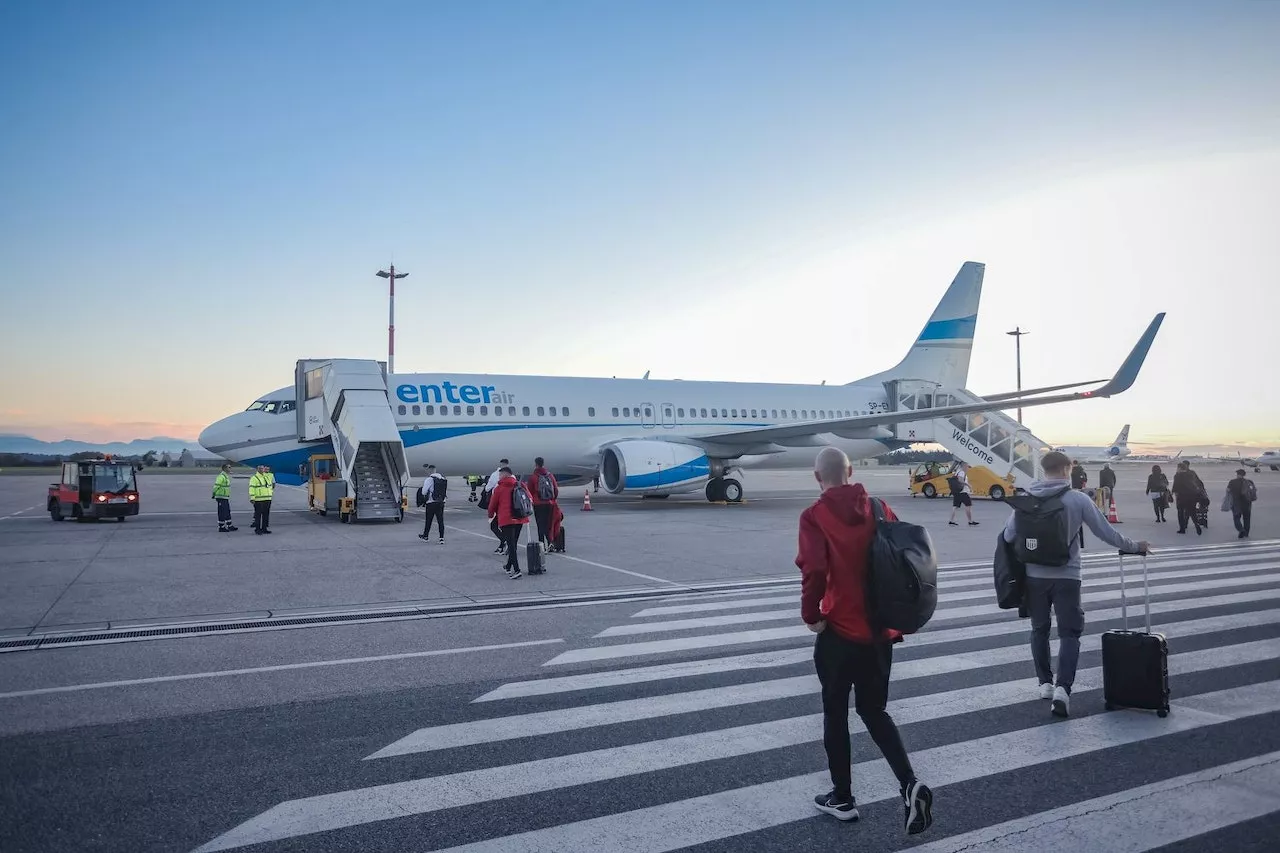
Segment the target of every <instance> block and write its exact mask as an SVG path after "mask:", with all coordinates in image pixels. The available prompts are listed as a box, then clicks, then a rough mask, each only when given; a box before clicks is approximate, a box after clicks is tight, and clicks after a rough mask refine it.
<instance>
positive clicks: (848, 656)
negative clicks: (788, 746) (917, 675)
mask: <svg viewBox="0 0 1280 853" xmlns="http://www.w3.org/2000/svg"><path fill="white" fill-rule="evenodd" d="M814 469H815V470H814V478H815V479H816V480H817V481H818V483H819V485H820V486H821V487H822V494H821V496H820V497H819V498H818V500H817V501H816V502H815V503H814V504H813V505H812V506H810V507H809V508H807V509H806V510H805V511H804V512H803V513H801V515H800V536H799V540H800V545H799V555H798V556H797V557H796V565H797V566H798V567H799V568H800V584H801V587H800V588H801V592H800V617H801V619H803V620H804V623H805V624H806V625H808V626H809V630H810V631H813V632H814V633H815V634H817V635H818V637H817V640H816V641H815V642H814V647H813V661H814V666H815V667H816V669H817V672H818V681H819V683H821V685H822V715H823V745H824V746H825V747H826V751H827V764H828V766H829V769H830V772H831V782H832V784H833V785H834V786H835V787H834V788H832V790H831V791H830V792H829V793H826V794H822V795H820V796H818V797H816V798H814V804H815V805H816V806H817V807H818V809H819V810H820V811H823V812H826V813H827V814H829V815H832V816H834V817H836V818H838V819H839V820H857V819H858V806H857V803H856V802H855V800H854V797H853V779H852V775H853V774H852V768H851V767H850V761H851V757H850V751H849V691H850V689H852V691H853V695H854V708H855V709H856V710H857V712H858V716H859V717H861V718H862V722H863V724H864V725H865V726H866V728H867V731H868V732H869V733H870V734H871V738H872V740H874V741H875V743H876V746H878V747H879V748H880V752H881V754H883V755H884V757H885V760H886V761H888V762H889V766H890V767H891V768H892V769H893V773H894V775H895V776H896V777H897V778H898V783H899V785H900V786H901V787H900V789H899V793H900V795H901V797H902V804H903V810H904V813H905V817H904V823H905V826H906V830H907V832H908V833H910V834H912V835H916V834H918V833H921V832H923V831H925V830H926V829H928V828H929V825H930V824H931V823H932V822H933V813H932V811H933V793H932V792H931V791H930V790H929V788H928V787H927V786H925V785H923V784H921V783H920V782H919V781H918V780H917V779H916V774H915V771H914V770H913V769H912V767H911V759H910V758H908V756H907V750H906V748H905V747H904V746H903V745H902V737H901V735H900V734H899V733H898V727H897V726H896V725H895V724H894V722H893V718H892V717H890V716H889V714H888V712H887V711H886V710H885V706H886V705H887V704H888V701H889V671H890V669H891V667H892V665H893V644H894V643H899V642H902V634H901V633H899V632H897V631H892V630H886V631H883V632H882V633H881V634H880V636H873V635H872V629H871V627H870V625H869V623H868V618H867V608H866V600H865V598H864V595H863V590H864V589H865V585H866V580H867V553H868V548H869V546H870V543H871V537H872V536H873V535H874V534H875V525H876V522H875V515H874V514H873V512H872V507H871V501H870V499H869V497H868V495H867V490H866V489H865V488H863V486H862V485H861V484H860V483H850V480H851V479H852V477H853V465H852V464H850V462H849V457H848V456H846V455H845V454H844V451H842V450H840V449H839V448H838V447H825V448H823V449H822V451H821V452H819V453H818V458H817V460H816V461H815V463H814ZM884 516H885V519H886V520H889V521H892V520H895V516H894V514H893V512H892V511H891V510H890V509H889V507H888V506H885V507H884Z"/></svg>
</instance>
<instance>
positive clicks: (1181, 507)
mask: <svg viewBox="0 0 1280 853" xmlns="http://www.w3.org/2000/svg"><path fill="white" fill-rule="evenodd" d="M1195 516H1196V502H1195V501H1194V500H1190V501H1178V529H1179V530H1186V529H1187V523H1188V522H1194V521H1195ZM1196 529H1197V530H1198V529H1200V525H1199V524H1197V525H1196Z"/></svg>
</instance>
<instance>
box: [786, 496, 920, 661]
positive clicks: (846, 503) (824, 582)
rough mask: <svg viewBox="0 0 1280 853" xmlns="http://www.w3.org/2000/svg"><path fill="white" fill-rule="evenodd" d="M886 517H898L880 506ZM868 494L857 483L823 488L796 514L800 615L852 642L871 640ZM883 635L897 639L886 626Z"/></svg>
mask: <svg viewBox="0 0 1280 853" xmlns="http://www.w3.org/2000/svg"><path fill="white" fill-rule="evenodd" d="M884 517H885V520H886V521H896V520H897V516H895V515H894V514H893V510H891V509H889V505H888V504H885V505H884ZM875 523H876V522H875V516H874V515H873V514H872V512H871V499H870V497H869V496H868V495H867V490H866V489H864V488H863V487H862V485H861V484H860V483H853V484H850V485H845V486H837V487H836V488H834V489H827V490H826V491H825V492H823V493H822V496H821V497H819V498H818V500H817V501H816V502H814V504H813V505H812V506H810V507H809V508H808V509H806V510H805V511H804V512H802V513H801V514H800V553H799V555H798V556H797V557H796V565H797V566H798V567H799V568H800V618H801V619H803V620H804V621H805V622H806V623H807V624H809V625H812V624H813V623H815V622H818V621H820V620H822V619H825V620H827V630H828V631H830V630H834V631H835V632H836V633H837V634H839V635H840V636H841V637H844V638H845V639H848V640H853V641H855V642H861V643H870V642H872V637H871V626H870V625H869V624H868V623H867V605H866V583H867V552H868V550H869V548H870V546H871V537H872V535H873V534H874V533H875ZM883 639H885V640H889V641H890V642H895V643H896V642H900V641H901V640H902V634H901V633H899V632H897V631H893V630H886V631H884V632H883Z"/></svg>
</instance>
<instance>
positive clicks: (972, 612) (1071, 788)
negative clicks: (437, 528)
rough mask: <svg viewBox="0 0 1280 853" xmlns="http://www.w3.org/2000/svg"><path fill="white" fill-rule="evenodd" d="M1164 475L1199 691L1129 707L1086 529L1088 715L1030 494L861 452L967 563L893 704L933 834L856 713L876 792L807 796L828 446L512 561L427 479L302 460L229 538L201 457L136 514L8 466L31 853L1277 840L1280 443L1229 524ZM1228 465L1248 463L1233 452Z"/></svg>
mask: <svg viewBox="0 0 1280 853" xmlns="http://www.w3.org/2000/svg"><path fill="white" fill-rule="evenodd" d="M1147 470H1148V469H1147V467H1146V466H1142V465H1136V466H1135V465H1124V466H1118V467H1117V472H1118V476H1119V478H1120V488H1119V490H1118V495H1117V500H1118V504H1119V511H1120V514H1121V516H1120V517H1121V520H1122V522H1123V525H1122V529H1123V530H1124V531H1125V533H1126V534H1128V535H1129V536H1131V537H1133V538H1136V539H1148V540H1150V541H1151V542H1152V543H1153V546H1154V548H1155V549H1156V551H1155V553H1154V554H1153V555H1152V557H1151V558H1150V560H1149V561H1148V562H1149V566H1150V572H1151V609H1152V619H1153V622H1154V625H1155V628H1156V630H1157V631H1161V632H1164V633H1165V634H1166V635H1167V637H1168V641H1169V670H1170V684H1171V687H1172V698H1171V706H1172V711H1171V712H1170V714H1169V715H1168V717H1166V718H1158V717H1157V716H1156V715H1155V714H1154V713H1150V712H1143V711H1136V710H1109V709H1107V708H1106V707H1105V706H1104V701H1103V695H1102V693H1103V691H1102V673H1101V665H1102V663H1101V652H1100V642H1101V635H1102V634H1103V632H1105V631H1107V630H1110V629H1114V628H1120V627H1122V626H1125V625H1127V626H1128V627H1139V626H1140V625H1141V624H1142V622H1141V620H1142V618H1143V617H1142V610H1141V605H1140V603H1139V599H1138V598H1137V596H1139V595H1140V593H1139V591H1138V589H1137V588H1136V586H1135V582H1136V581H1137V580H1138V577H1139V574H1138V570H1139V567H1140V565H1141V564H1140V563H1139V562H1137V561H1135V562H1132V563H1131V562H1129V561H1126V571H1127V573H1128V578H1129V584H1128V586H1127V589H1128V592H1127V596H1128V598H1127V599H1126V598H1125V597H1124V595H1122V588H1121V585H1120V583H1119V578H1118V577H1117V571H1116V570H1117V568H1118V566H1117V563H1118V561H1117V558H1116V556H1115V554H1114V552H1112V551H1111V550H1110V549H1109V548H1104V547H1100V546H1098V545H1097V544H1096V543H1092V544H1089V541H1087V546H1088V547H1087V549H1086V555H1085V568H1084V573H1085V589H1084V596H1083V600H1084V606H1085V610H1086V628H1085V636H1084V637H1083V639H1082V650H1081V658H1080V670H1079V672H1078V673H1077V678H1076V682H1075V689H1074V691H1073V693H1072V707H1071V718H1070V719H1068V720H1061V719H1058V718H1056V717H1053V716H1051V715H1050V714H1049V713H1048V707H1047V703H1045V702H1044V701H1043V700H1040V699H1039V698H1038V690H1037V688H1036V685H1035V679H1034V676H1033V673H1032V670H1031V665H1030V662H1029V660H1028V658H1029V655H1028V650H1027V647H1026V637H1027V622H1026V620H1023V619H1019V618H1018V617H1017V614H1016V612H1013V611H1007V610H999V609H997V608H996V607H995V604H994V601H993V599H994V595H993V593H992V588H991V570H990V556H991V552H992V549H993V547H994V540H995V536H996V535H997V530H998V528H999V527H1000V526H1001V524H1002V523H1003V521H1004V519H1005V518H1006V517H1007V515H1008V509H1007V507H1004V506H1001V505H999V504H996V503H992V502H990V501H986V500H978V501H975V505H974V508H973V509H974V517H975V518H976V519H978V520H979V521H980V522H981V524H980V525H979V526H977V527H969V526H967V525H964V524H962V526H958V527H950V526H948V525H947V517H948V516H949V515H950V512H951V507H950V501H947V500H933V501H929V500H926V499H924V498H916V499H911V498H909V497H907V496H906V495H905V494H904V493H905V491H906V477H907V469H906V468H887V469H877V468H860V469H858V471H857V476H858V478H859V479H861V480H862V481H864V482H866V483H867V484H868V486H869V488H870V489H871V491H872V492H873V493H874V494H877V495H879V496H881V497H884V498H885V499H886V500H888V501H889V502H890V503H891V505H893V506H894V507H895V509H896V510H898V511H899V513H900V514H901V515H902V516H903V517H905V518H907V519H910V520H913V521H917V522H920V523H923V524H925V525H926V526H928V527H929V529H930V531H931V532H932V534H933V535H934V537H935V540H936V542H937V545H938V548H939V551H940V553H941V555H942V559H943V563H944V565H943V568H942V571H941V573H940V578H939V589H940V598H939V606H938V610H937V612H936V613H935V615H934V617H933V619H932V620H931V621H930V623H929V624H928V625H927V626H926V627H925V629H924V630H923V631H921V632H920V633H918V634H915V635H912V636H910V637H908V638H907V641H906V642H905V643H904V644H902V645H901V646H898V647H896V648H895V650H894V662H893V676H892V683H891V699H890V705H889V710H890V712H891V713H892V715H893V716H894V718H895V720H896V721H897V723H898V725H899V727H900V728H901V730H902V736H903V739H904V741H905V743H906V745H907V748H908V750H909V751H910V754H911V759H912V762H913V764H914V766H915V768H916V770H917V772H918V773H919V774H920V777H921V778H922V779H923V780H925V781H926V782H928V784H930V785H931V786H933V788H934V791H935V798H936V799H935V818H936V822H935V825H934V827H933V828H932V829H931V830H930V832H929V833H928V834H927V835H926V836H923V837H921V838H920V839H918V840H914V839H908V837H907V836H906V834H905V833H904V831H903V825H902V807H901V804H900V803H899V802H897V801H896V796H895V795H896V792H897V790H898V786H897V783H896V781H895V780H894V779H893V778H892V777H891V776H890V775H889V773H888V769H887V766H886V764H885V762H884V761H883V759H882V758H881V757H880V755H879V753H878V751H877V750H876V747H875V746H874V744H872V743H871V741H870V739H869V736H868V735H867V734H866V732H865V731H864V730H863V729H862V728H861V727H860V725H859V724H858V722H857V718H856V716H854V715H851V730H852V746H853V761H854V792H855V794H856V796H857V798H858V806H859V809H860V810H861V813H862V819H861V820H860V821H859V822H857V823H853V824H843V823H839V822H837V821H834V820H832V819H830V818H829V817H826V816H824V815H820V814H818V813H817V812H816V811H815V810H814V808H813V805H812V799H813V796H814V795H816V794H820V793H825V792H826V791H827V790H828V789H829V787H830V783H829V780H828V776H827V772H826V762H825V757H824V753H823V749H822V737H823V726H822V720H821V713H820V712H821V702H820V699H819V690H818V684H817V679H816V677H815V675H814V668H813V661H812V658H813V645H814V637H813V635H812V634H811V633H810V632H809V631H808V630H807V628H806V627H805V626H803V625H801V624H800V620H799V613H798V603H797V599H798V594H799V584H798V572H797V571H796V569H795V567H794V564H793V560H794V549H795V533H796V531H795V527H796V518H797V516H798V514H799V512H800V511H801V509H802V508H803V507H804V506H805V505H806V504H807V503H808V502H809V501H811V500H812V499H813V498H814V496H815V494H816V487H815V486H814V485H813V484H812V479H811V477H810V476H809V475H808V473H807V472H789V473H760V474H749V475H748V477H747V479H746V486H747V488H748V490H749V491H748V503H746V504H743V505H739V506H717V505H711V504H707V503H706V502H705V501H703V500H702V499H701V497H700V496H690V497H688V498H672V499H670V500H666V501H637V500H634V499H618V498H612V497H608V496H605V495H603V494H599V495H597V494H593V495H592V504H593V505H594V507H595V511H594V512H591V513H585V512H582V511H581V510H580V509H578V506H579V504H578V499H580V498H581V492H572V491H571V492H569V493H568V494H566V495H565V499H564V504H565V513H566V515H567V520H566V529H567V530H568V548H569V550H568V553H566V554H553V555H549V556H548V572H547V574H545V575H541V576H536V577H528V576H526V577H524V578H522V579H521V580H518V581H511V580H508V579H507V578H506V577H505V575H504V574H503V573H502V571H501V564H502V561H501V558H499V557H498V556H497V555H495V554H493V553H492V552H493V544H494V543H493V541H492V539H491V538H490V535H489V533H488V531H487V525H486V523H485V519H484V515H483V513H481V512H480V511H479V510H478V509H476V508H475V507H474V505H470V504H467V502H466V494H465V492H463V493H462V494H457V493H455V496H454V497H453V499H452V501H451V503H452V504H453V505H452V506H451V508H450V510H449V512H448V514H447V519H448V520H447V529H446V537H447V538H446V544H445V545H444V546H440V545H438V544H427V543H424V542H422V541H421V540H419V539H418V538H417V535H416V534H417V533H418V532H419V531H420V529H421V528H420V527H419V525H420V524H421V514H420V513H417V512H416V511H415V512H413V513H411V515H410V517H409V518H408V519H406V521H405V522H404V523H403V524H396V523H384V524H367V525H344V524H340V523H339V522H338V520H337V519H336V518H333V517H328V518H320V517H319V516H316V515H313V514H311V513H309V512H308V511H307V510H306V509H305V508H304V507H303V495H302V493H301V492H300V491H299V490H296V489H292V488H285V487H282V488H280V489H279V490H278V491H277V503H276V508H275V509H274V510H273V521H272V529H273V530H275V531H276V532H275V533H274V534H272V535H271V536H254V535H253V534H252V533H251V532H250V531H249V529H248V520H249V519H248V516H247V513H246V512H245V511H244V510H245V508H246V505H247V500H244V499H243V498H242V496H243V494H244V490H245V488H246V483H245V481H243V480H236V481H235V482H234V486H233V494H234V495H235V497H236V500H237V501H238V504H237V519H238V520H239V521H240V527H241V529H240V530H239V531H237V532H235V533H231V534H219V533H218V532H217V529H216V522H215V517H214V514H213V509H212V501H211V500H210V499H209V497H208V495H209V490H210V488H211V480H212V476H211V474H208V473H205V472H201V473H198V474H193V475H191V476H185V475H174V474H168V475H165V476H147V475H146V474H143V476H142V482H141V485H142V495H143V501H144V503H143V512H142V514H141V515H140V516H138V517H137V518H134V519H129V520H127V521H125V522H123V523H117V522H105V523H72V522H62V523H54V522H52V521H51V520H50V519H49V517H48V515H47V514H46V513H44V511H43V495H44V488H45V478H42V477H28V478H23V477H13V478H6V479H5V480H4V481H3V482H4V483H5V484H6V485H7V486H8V487H9V488H8V489H7V490H6V492H5V493H4V494H3V495H0V517H3V518H0V614H3V624H4V625H7V626H10V627H9V628H8V630H7V631H6V636H5V637H0V755H2V756H3V758H4V760H3V761H0V850H3V851H4V853H27V851H31V853H62V851H70V850H74V851H77V852H78V853H79V852H80V851H104V853H115V851H129V853H138V851H164V852H165V853H169V851H174V852H175V853H177V851H182V853H211V851H214V850H232V849H251V850H253V851H263V853H266V851H270V852H271V853H285V851H291V853H296V851H306V853H337V851H359V852H360V853H374V851H386V852H387V853H392V851H396V853H399V851H404V850H437V851H442V850H448V851H453V853H463V851H466V853H478V851H492V853H507V851H511V852H512V853H515V851H520V853H530V851H543V853H573V851H581V853H597V851H602V850H608V851H612V850H626V851H655V853H656V851H668V850H682V849H696V850H698V851H699V853H731V851H742V850H751V851H778V853H790V851H794V850H800V849H846V848H856V849H858V850H861V851H873V853H880V852H881V851H883V853H889V851H895V850H901V849H903V848H904V847H909V848H910V849H914V850H926V851H931V853H933V851H944V850H945V851H951V853H958V851H961V850H964V851H985V853H996V851H1008V853H1013V851H1022V850H1029V849H1037V848H1043V849H1055V850H1059V849H1061V850H1080V851H1082V853H1083V851H1089V853H1120V851H1158V853H1189V851H1197V853H1199V851H1213V852H1214V853H1217V851H1222V853H1228V851H1229V853H1263V851H1273V850H1274V849H1275V848H1274V840H1275V838H1277V837H1280V710H1277V709H1278V708H1280V668H1278V662H1280V509H1278V508H1277V504H1278V503H1280V474H1277V473H1274V472H1263V473H1261V474H1251V475H1250V476H1251V477H1252V478H1253V479H1254V480H1255V482H1256V483H1257V484H1258V491H1259V502H1258V504H1257V505H1256V512H1255V516H1254V529H1253V539H1252V540H1251V541H1249V542H1241V541H1239V540H1237V539H1236V537H1235V532H1234V530H1233V529H1231V523H1230V518H1229V516H1227V515H1226V514H1224V513H1221V512H1219V511H1217V509H1216V507H1215V509H1214V511H1213V512H1212V514H1211V521H1210V523H1211V526H1210V528H1209V529H1208V530H1207V531H1206V532H1205V534H1204V535H1203V536H1200V537H1197V536H1195V535H1194V533H1192V534H1190V535H1183V536H1179V535H1177V534H1176V533H1175V532H1174V531H1175V530H1176V525H1174V524H1156V523H1155V522H1154V517H1153V515H1152V514H1151V510H1150V507H1149V505H1148V504H1147V502H1146V500H1145V498H1143V497H1142V495H1141V487H1142V484H1143V482H1144V481H1145V473H1146V471H1147ZM1199 470H1200V473H1201V476H1202V477H1203V478H1204V479H1205V481H1206V484H1207V485H1208V487H1209V490H1210V493H1211V495H1220V494H1221V491H1222V488H1223V485H1224V484H1225V481H1226V480H1227V479H1229V478H1230V477H1231V476H1232V471H1233V470H1234V466H1204V467H1200V468H1199ZM1095 477H1096V473H1095ZM571 498H572V500H571ZM958 518H959V519H961V520H962V521H963V518H964V517H963V515H962V514H961V515H959V516H958ZM1089 540H1090V541H1091V540H1092V537H1089ZM1126 601H1127V611H1126V609H1125V607H1126V604H1125V602H1126ZM308 614H310V615H308ZM1126 619H1127V621H1126ZM344 620H345V621H344ZM913 844H914V846H912V845H913ZM921 845H923V846H921Z"/></svg>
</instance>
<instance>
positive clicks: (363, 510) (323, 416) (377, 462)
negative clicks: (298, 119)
mask: <svg viewBox="0 0 1280 853" xmlns="http://www.w3.org/2000/svg"><path fill="white" fill-rule="evenodd" d="M296 384H297V392H298V396H297V399H298V400H299V401H301V402H300V403H299V405H298V407H297V411H298V429H299V437H300V438H302V439H303V440H304V441H318V440H320V439H325V438H328V439H330V441H331V442H332V444H333V452H334V455H335V456H337V457H338V470H339V471H340V472H341V475H342V479H343V480H346V481H347V483H348V484H349V491H348V493H349V494H352V495H354V496H355V503H354V506H353V512H352V515H353V516H354V518H353V519H352V520H366V519H394V520H396V521H400V520H402V519H403V510H402V494H403V490H404V487H405V486H406V485H407V484H408V482H409V464H408V460H407V459H406V457H405V452H404V441H403V440H402V439H401V437H400V430H399V427H398V426H397V425H396V419H395V415H394V413H393V412H392V410H391V399H390V396H389V395H388V391H387V376H386V371H385V368H384V366H383V364H382V362H378V361H372V360H367V359H331V360H327V361H316V360H307V361H299V362H298V366H297V373H296Z"/></svg>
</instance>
